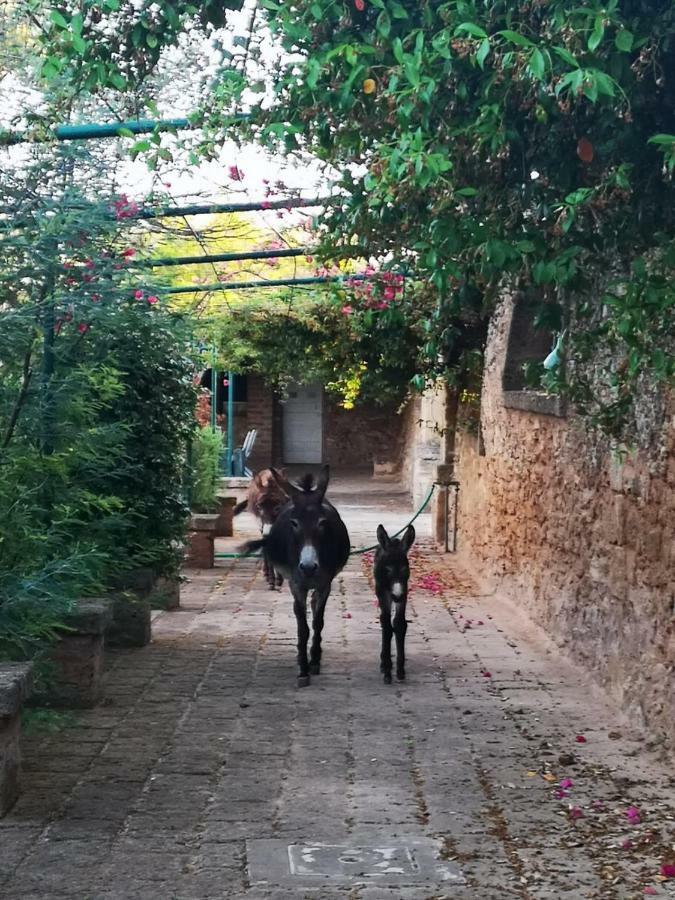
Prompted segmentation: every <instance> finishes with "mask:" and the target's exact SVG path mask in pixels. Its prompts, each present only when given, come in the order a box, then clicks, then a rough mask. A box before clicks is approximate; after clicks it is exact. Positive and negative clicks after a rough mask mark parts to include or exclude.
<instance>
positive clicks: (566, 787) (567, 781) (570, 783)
mask: <svg viewBox="0 0 675 900" xmlns="http://www.w3.org/2000/svg"><path fill="white" fill-rule="evenodd" d="M560 787H561V788H562V790H563V791H567V790H569V788H571V787H574V782H573V781H572V779H571V778H563V780H562V781H561V782H560Z"/></svg>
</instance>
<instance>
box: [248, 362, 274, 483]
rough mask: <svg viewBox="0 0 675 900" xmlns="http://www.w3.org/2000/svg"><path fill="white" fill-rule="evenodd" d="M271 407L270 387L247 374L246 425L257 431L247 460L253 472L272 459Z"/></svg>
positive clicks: (254, 376)
mask: <svg viewBox="0 0 675 900" xmlns="http://www.w3.org/2000/svg"><path fill="white" fill-rule="evenodd" d="M273 408H274V395H273V392H272V390H271V388H269V387H267V385H266V384H265V382H264V381H263V379H262V378H260V377H259V376H257V375H249V378H248V403H247V405H246V419H247V427H248V428H249V429H251V428H256V429H257V431H258V436H257V437H256V442H255V446H254V447H253V452H252V454H251V456H250V457H249V461H248V466H249V468H250V469H252V470H253V471H254V472H256V471H257V470H258V469H265V468H267V467H268V466H269V465H271V463H272V460H273V446H272V418H273Z"/></svg>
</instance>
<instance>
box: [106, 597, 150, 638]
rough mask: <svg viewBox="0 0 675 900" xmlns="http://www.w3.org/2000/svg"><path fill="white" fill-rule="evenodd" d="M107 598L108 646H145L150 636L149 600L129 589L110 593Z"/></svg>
mask: <svg viewBox="0 0 675 900" xmlns="http://www.w3.org/2000/svg"><path fill="white" fill-rule="evenodd" d="M106 599H107V603H108V605H109V607H110V611H111V615H112V621H111V622H110V624H109V625H108V627H107V628H106V632H105V642H106V644H107V646H108V647H116V648H122V647H145V645H146V644H149V643H150V639H151V638H152V625H151V618H150V602H149V601H148V600H147V599H144V598H141V597H138V596H137V595H135V594H133V593H132V592H131V591H125V592H123V593H120V594H112V595H111V596H110V597H109V598H106Z"/></svg>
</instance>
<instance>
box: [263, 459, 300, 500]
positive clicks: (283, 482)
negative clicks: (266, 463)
mask: <svg viewBox="0 0 675 900" xmlns="http://www.w3.org/2000/svg"><path fill="white" fill-rule="evenodd" d="M270 472H271V473H272V477H273V478H274V480H275V481H276V483H277V484H278V485H279V487H280V488H281V490H282V491H283V492H284V494H286V496H287V497H292V498H296V497H297V496H298V494H300V493H302V492H301V491H299V490H298V488H297V487H296V486H295V485H294V484H291V482H290V481H289V480H288V478H286V476H285V475H284V473H283V471H281V472H280V471H279V469H275V468H274V466H272V467H271V468H270Z"/></svg>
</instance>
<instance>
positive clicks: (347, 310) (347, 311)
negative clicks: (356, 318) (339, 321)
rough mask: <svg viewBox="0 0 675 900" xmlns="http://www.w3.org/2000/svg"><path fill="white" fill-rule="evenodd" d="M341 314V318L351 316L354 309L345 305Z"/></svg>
mask: <svg viewBox="0 0 675 900" xmlns="http://www.w3.org/2000/svg"><path fill="white" fill-rule="evenodd" d="M341 312H342V315H343V316H351V314H352V313H353V312H354V307H353V306H349V304H347V306H343V307H342V310H341Z"/></svg>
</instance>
